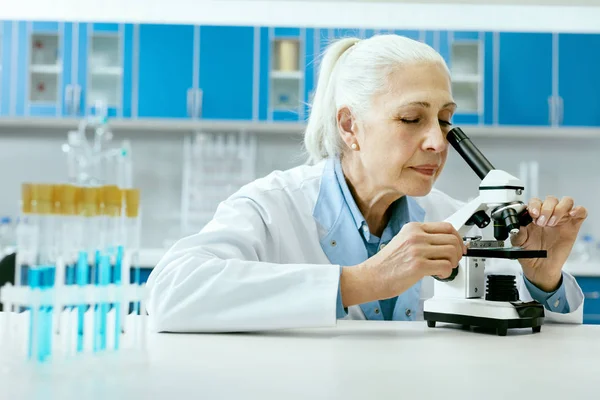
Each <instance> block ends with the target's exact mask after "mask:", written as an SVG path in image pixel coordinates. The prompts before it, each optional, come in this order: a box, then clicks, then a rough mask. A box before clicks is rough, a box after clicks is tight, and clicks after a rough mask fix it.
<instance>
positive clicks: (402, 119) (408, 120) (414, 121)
mask: <svg viewBox="0 0 600 400" xmlns="http://www.w3.org/2000/svg"><path fill="white" fill-rule="evenodd" d="M400 121H402V122H404V123H405V124H418V123H419V121H421V119H420V118H414V119H410V118H400Z"/></svg>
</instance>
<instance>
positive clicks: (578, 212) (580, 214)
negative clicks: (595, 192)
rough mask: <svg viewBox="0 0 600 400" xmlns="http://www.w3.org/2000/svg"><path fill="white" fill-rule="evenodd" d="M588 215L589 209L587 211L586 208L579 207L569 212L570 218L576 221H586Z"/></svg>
mask: <svg viewBox="0 0 600 400" xmlns="http://www.w3.org/2000/svg"><path fill="white" fill-rule="evenodd" d="M587 215H588V213H587V209H585V207H582V206H577V207H575V208H573V209H572V210H571V211H570V212H569V216H570V217H571V218H575V219H586V218H587Z"/></svg>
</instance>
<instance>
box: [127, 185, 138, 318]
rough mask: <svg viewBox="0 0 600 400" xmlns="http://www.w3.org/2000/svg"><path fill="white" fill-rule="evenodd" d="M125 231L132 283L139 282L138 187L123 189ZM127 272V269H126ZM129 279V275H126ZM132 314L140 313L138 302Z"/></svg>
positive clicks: (136, 283)
mask: <svg viewBox="0 0 600 400" xmlns="http://www.w3.org/2000/svg"><path fill="white" fill-rule="evenodd" d="M124 197H125V216H126V218H125V233H126V235H127V239H126V245H127V251H128V252H129V253H130V257H129V260H130V263H131V264H130V266H129V267H130V269H133V279H132V281H133V282H131V283H133V284H134V285H139V284H141V275H140V272H141V271H140V266H139V261H138V256H139V249H140V239H141V213H140V191H139V189H125V190H124ZM128 272H129V271H128ZM127 278H128V279H131V277H129V276H128V277H127ZM133 312H134V314H140V312H141V310H140V304H139V302H135V303H134V305H133Z"/></svg>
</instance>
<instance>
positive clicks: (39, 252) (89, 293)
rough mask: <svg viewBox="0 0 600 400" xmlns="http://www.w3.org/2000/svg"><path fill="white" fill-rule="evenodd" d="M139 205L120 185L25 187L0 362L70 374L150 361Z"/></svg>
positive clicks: (3, 295) (0, 295) (1, 298)
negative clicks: (114, 357)
mask: <svg viewBox="0 0 600 400" xmlns="http://www.w3.org/2000/svg"><path fill="white" fill-rule="evenodd" d="M139 203H140V193H139V190H137V189H121V188H119V187H117V186H115V185H105V186H100V187H87V186H85V187H80V186H74V185H70V184H57V185H51V184H32V183H25V184H23V185H22V198H21V210H22V215H21V217H20V223H19V225H18V227H17V246H16V249H17V253H16V265H15V284H14V285H11V284H7V285H5V286H3V287H2V288H0V302H1V303H2V304H3V306H4V310H5V313H4V315H3V316H2V317H3V318H2V320H1V321H2V323H1V324H0V357H1V358H9V359H12V360H14V361H15V362H16V364H14V363H13V365H19V362H18V361H19V360H21V361H26V362H27V364H29V365H31V364H34V365H35V364H38V365H41V364H52V365H53V366H57V365H66V366H74V365H77V364H79V363H75V362H74V361H75V360H80V361H81V360H83V362H85V360H86V359H88V358H89V357H88V356H90V355H96V356H98V355H106V354H119V355H120V354H128V355H129V358H128V359H132V357H131V355H132V354H138V355H143V354H144V352H145V343H146V341H145V337H146V333H147V332H146V325H145V324H146V322H145V321H146V319H145V318H144V316H143V315H142V314H143V313H144V310H145V305H144V302H145V298H146V287H145V285H144V284H143V283H141V282H140V271H139V265H138V264H137V259H138V254H139V246H140V235H141V232H140V231H141V212H140V206H139ZM24 316H26V317H24ZM142 358H143V357H142ZM92 359H96V360H97V357H92ZM104 359H106V356H105V357H104ZM119 359H121V360H123V358H122V357H119ZM133 359H135V357H134V358H133ZM92 365H94V363H93V362H92ZM101 365H102V364H101ZM103 368H106V366H104V367H103Z"/></svg>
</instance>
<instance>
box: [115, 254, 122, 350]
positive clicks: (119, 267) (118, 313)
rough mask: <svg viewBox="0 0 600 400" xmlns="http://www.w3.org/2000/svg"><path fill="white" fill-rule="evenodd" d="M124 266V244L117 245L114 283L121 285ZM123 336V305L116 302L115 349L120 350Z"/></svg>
mask: <svg viewBox="0 0 600 400" xmlns="http://www.w3.org/2000/svg"><path fill="white" fill-rule="evenodd" d="M122 266H123V246H118V247H117V257H116V260H115V266H114V270H113V271H114V274H113V283H114V284H115V285H121V283H122V279H123V277H122V276H121V274H122ZM120 337H121V307H120V304H119V303H116V304H115V350H119V339H120Z"/></svg>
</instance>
